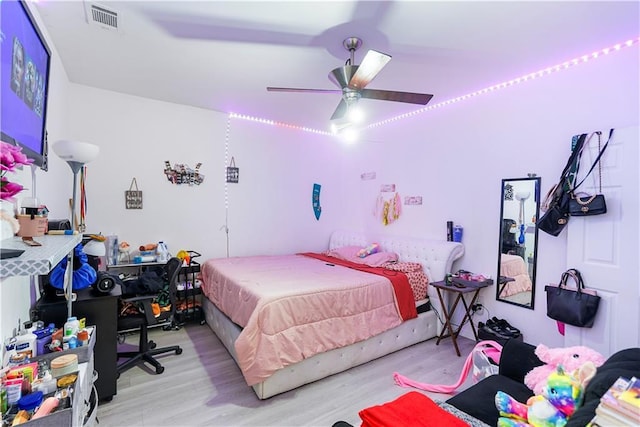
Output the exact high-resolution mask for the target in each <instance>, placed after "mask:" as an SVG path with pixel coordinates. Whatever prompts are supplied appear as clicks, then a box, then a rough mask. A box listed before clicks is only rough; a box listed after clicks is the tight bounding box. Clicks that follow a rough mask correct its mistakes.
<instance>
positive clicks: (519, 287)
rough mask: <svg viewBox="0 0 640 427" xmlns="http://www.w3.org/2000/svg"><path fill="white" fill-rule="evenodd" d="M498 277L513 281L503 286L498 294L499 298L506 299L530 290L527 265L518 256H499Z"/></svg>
mask: <svg viewBox="0 0 640 427" xmlns="http://www.w3.org/2000/svg"><path fill="white" fill-rule="evenodd" d="M500 275H501V276H506V277H511V278H512V279H514V280H513V281H512V282H508V283H507V284H506V285H505V287H504V289H503V290H502V292H500V296H501V297H508V296H511V295H515V294H518V293H520V292H526V291H530V290H531V287H532V284H531V278H529V272H528V271H527V265H526V264H525V262H524V259H522V257H520V256H518V255H509V254H501V255H500Z"/></svg>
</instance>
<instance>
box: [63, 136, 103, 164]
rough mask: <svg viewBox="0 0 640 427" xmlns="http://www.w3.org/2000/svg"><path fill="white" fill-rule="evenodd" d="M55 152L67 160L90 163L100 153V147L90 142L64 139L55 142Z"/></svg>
mask: <svg viewBox="0 0 640 427" xmlns="http://www.w3.org/2000/svg"><path fill="white" fill-rule="evenodd" d="M53 152H54V153H56V155H57V156H58V157H60V158H61V159H62V160H65V161H67V162H77V163H83V164H84V163H89V162H90V161H92V160H95V159H96V157H98V154H99V153H100V147H98V146H97V145H94V144H89V143H88V142H81V141H70V140H67V139H62V140H60V141H56V142H55V143H54V144H53Z"/></svg>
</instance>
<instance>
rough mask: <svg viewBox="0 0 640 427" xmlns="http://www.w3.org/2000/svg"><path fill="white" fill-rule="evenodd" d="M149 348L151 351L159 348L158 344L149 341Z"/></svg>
mask: <svg viewBox="0 0 640 427" xmlns="http://www.w3.org/2000/svg"><path fill="white" fill-rule="evenodd" d="M147 345H148V346H149V349H151V350H153V349H154V348H156V347H157V346H158V344H156V343H155V342H153V341H149V343H148V344H147Z"/></svg>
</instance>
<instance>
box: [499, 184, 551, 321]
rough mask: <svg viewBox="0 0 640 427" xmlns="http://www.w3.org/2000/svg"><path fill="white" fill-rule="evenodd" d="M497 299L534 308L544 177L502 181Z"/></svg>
mask: <svg viewBox="0 0 640 427" xmlns="http://www.w3.org/2000/svg"><path fill="white" fill-rule="evenodd" d="M500 200H501V205H500V237H499V242H500V243H499V251H498V278H499V280H498V286H497V287H496V299H497V300H498V301H503V302H506V303H509V304H515V305H519V306H522V307H526V308H530V309H533V302H534V298H535V283H536V256H537V252H538V227H537V226H536V221H537V219H538V216H539V214H540V178H536V177H530V178H512V179H503V180H502V197H501V199H500Z"/></svg>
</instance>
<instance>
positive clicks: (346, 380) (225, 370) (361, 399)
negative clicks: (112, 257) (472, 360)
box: [97, 324, 475, 427]
mask: <svg viewBox="0 0 640 427" xmlns="http://www.w3.org/2000/svg"><path fill="white" fill-rule="evenodd" d="M150 336H151V338H152V339H153V340H154V341H156V342H157V343H158V346H163V345H173V344H179V345H180V346H181V347H182V349H183V350H184V351H183V353H182V354H181V355H175V354H173V353H170V354H168V355H165V356H161V362H162V364H163V365H164V366H165V368H166V369H165V372H164V373H163V374H161V375H155V374H154V373H149V372H152V371H151V370H148V371H147V370H144V369H143V368H140V367H134V368H132V369H130V370H129V371H127V372H124V373H123V374H122V375H121V376H120V378H119V379H118V394H117V395H115V396H114V398H113V400H112V401H111V402H104V403H100V405H99V406H98V414H97V416H98V422H99V424H98V426H99V427H120V426H149V427H151V426H327V427H330V426H331V425H332V424H333V423H334V422H336V421H346V422H349V423H350V424H353V425H354V426H360V424H361V420H360V417H359V416H358V411H360V410H361V409H364V408H367V407H369V406H373V405H378V404H381V403H385V402H388V401H390V400H393V399H395V398H396V397H398V396H400V395H402V394H404V393H406V392H408V391H409V390H411V389H407V388H402V387H399V386H397V385H395V384H394V382H393V373H394V372H399V373H401V374H403V375H405V376H407V377H409V378H411V379H414V380H417V381H421V382H426V383H431V384H454V383H455V382H456V381H457V380H458V378H459V376H460V372H461V370H462V366H463V364H464V361H465V355H467V354H469V352H470V351H471V349H472V347H473V345H474V344H475V343H474V342H473V341H471V340H469V339H465V338H460V339H459V340H458V344H459V345H460V351H461V353H462V355H463V357H457V356H456V355H455V351H454V348H453V345H452V343H451V340H450V339H445V340H444V341H443V342H441V343H440V345H439V346H436V343H435V341H436V340H435V339H431V340H429V341H426V342H424V343H420V344H416V345H414V346H411V347H409V348H407V349H404V350H400V351H398V352H395V353H393V354H390V355H388V356H385V357H382V358H380V359H377V360H374V361H372V362H369V363H366V364H364V365H361V366H358V367H355V368H352V369H350V370H348V371H346V372H343V373H340V374H336V375H333V376H331V377H328V378H325V379H322V380H320V381H316V382H315V383H312V384H307V385H305V386H302V387H300V388H297V389H295V390H292V391H289V392H286V393H283V394H280V395H277V396H274V397H271V398H269V399H266V400H259V399H258V398H257V397H256V395H255V393H254V392H253V389H251V388H250V387H248V386H247V385H246V383H245V382H244V379H243V377H242V374H241V373H240V370H239V369H238V367H237V365H236V364H235V362H234V361H233V359H232V358H231V356H230V355H229V353H228V352H227V350H226V349H225V348H224V346H223V345H222V344H221V343H220V341H219V340H218V338H217V337H216V336H215V334H214V333H213V332H212V331H211V330H210V329H209V327H208V326H206V325H199V324H191V325H187V326H185V327H184V328H182V329H180V330H178V331H163V330H161V328H155V329H153V330H152V331H150ZM136 340H137V335H131V336H128V337H127V341H126V342H125V344H124V346H127V345H129V344H134V343H136ZM470 384H471V379H470V378H468V379H467V381H466V382H465V384H464V385H463V387H461V389H463V388H465V387H467V386H468V385H470ZM424 393H425V394H428V395H429V396H431V397H432V398H433V399H434V400H446V399H447V398H448V397H449V396H448V395H443V394H436V393H426V392H424Z"/></svg>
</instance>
